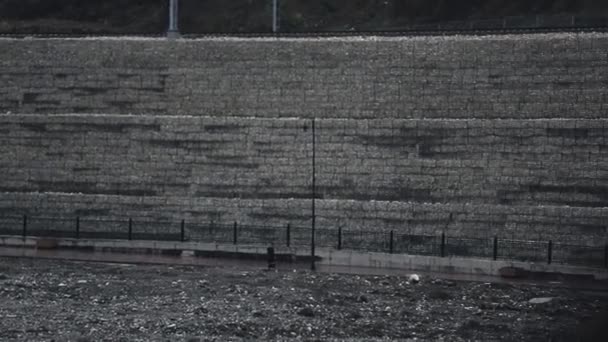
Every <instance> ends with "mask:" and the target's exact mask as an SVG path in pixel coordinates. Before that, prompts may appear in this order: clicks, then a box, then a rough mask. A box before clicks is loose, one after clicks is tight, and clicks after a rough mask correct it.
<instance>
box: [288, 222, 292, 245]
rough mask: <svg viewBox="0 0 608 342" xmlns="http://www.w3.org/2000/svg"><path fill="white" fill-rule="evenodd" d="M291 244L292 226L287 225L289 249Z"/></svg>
mask: <svg viewBox="0 0 608 342" xmlns="http://www.w3.org/2000/svg"><path fill="white" fill-rule="evenodd" d="M290 244H291V225H290V224H289V223H288V224H287V247H289V245H290Z"/></svg>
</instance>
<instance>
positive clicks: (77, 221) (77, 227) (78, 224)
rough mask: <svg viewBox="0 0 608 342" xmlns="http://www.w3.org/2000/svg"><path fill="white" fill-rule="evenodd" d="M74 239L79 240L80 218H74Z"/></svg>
mask: <svg viewBox="0 0 608 342" xmlns="http://www.w3.org/2000/svg"><path fill="white" fill-rule="evenodd" d="M76 238H77V239H80V216H76Z"/></svg>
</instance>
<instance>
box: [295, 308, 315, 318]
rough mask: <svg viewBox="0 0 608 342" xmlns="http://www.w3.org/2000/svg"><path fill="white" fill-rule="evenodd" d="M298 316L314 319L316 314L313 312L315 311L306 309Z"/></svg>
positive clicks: (299, 312)
mask: <svg viewBox="0 0 608 342" xmlns="http://www.w3.org/2000/svg"><path fill="white" fill-rule="evenodd" d="M298 315H300V316H304V317H314V316H315V312H314V311H313V309H311V308H308V307H306V308H302V309H300V311H298Z"/></svg>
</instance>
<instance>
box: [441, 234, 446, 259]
mask: <svg viewBox="0 0 608 342" xmlns="http://www.w3.org/2000/svg"><path fill="white" fill-rule="evenodd" d="M441 257H442V258H444V257H445V232H442V233H441Z"/></svg>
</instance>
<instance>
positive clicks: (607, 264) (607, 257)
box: [604, 244, 608, 268]
mask: <svg viewBox="0 0 608 342" xmlns="http://www.w3.org/2000/svg"><path fill="white" fill-rule="evenodd" d="M604 268H608V244H606V245H605V246H604Z"/></svg>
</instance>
